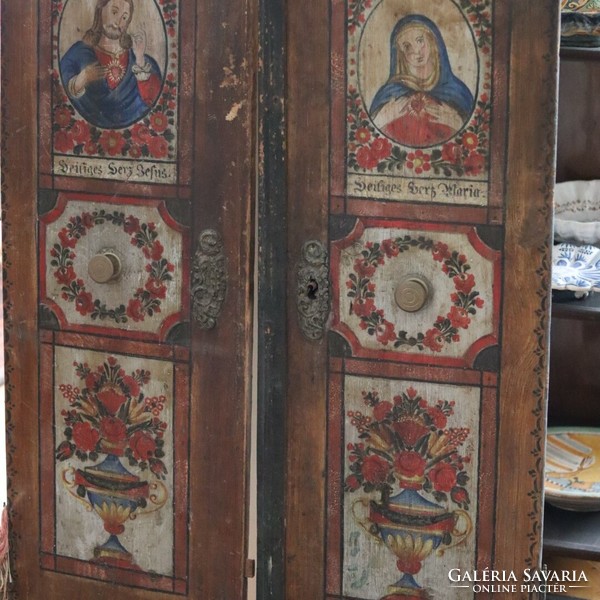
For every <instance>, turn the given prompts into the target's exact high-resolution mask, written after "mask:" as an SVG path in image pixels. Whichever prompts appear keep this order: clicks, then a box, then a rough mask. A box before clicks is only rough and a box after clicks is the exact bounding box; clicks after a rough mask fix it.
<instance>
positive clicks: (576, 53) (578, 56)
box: [560, 46, 600, 60]
mask: <svg viewBox="0 0 600 600" xmlns="http://www.w3.org/2000/svg"><path fill="white" fill-rule="evenodd" d="M560 59H561V60H600V48H584V47H579V48H577V47H574V46H561V48H560Z"/></svg>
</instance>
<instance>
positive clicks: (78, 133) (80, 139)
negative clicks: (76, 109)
mask: <svg viewBox="0 0 600 600" xmlns="http://www.w3.org/2000/svg"><path fill="white" fill-rule="evenodd" d="M71 134H72V136H73V139H74V140H75V143H76V144H83V143H85V142H87V141H88V140H89V138H90V126H89V125H88V124H87V123H86V122H85V121H75V123H74V124H73V127H71Z"/></svg>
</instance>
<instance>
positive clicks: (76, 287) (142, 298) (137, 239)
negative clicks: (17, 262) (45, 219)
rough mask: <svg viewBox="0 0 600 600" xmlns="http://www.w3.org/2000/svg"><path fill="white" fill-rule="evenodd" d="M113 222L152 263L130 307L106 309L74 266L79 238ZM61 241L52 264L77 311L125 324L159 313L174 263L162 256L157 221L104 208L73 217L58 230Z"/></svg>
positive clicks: (53, 256)
mask: <svg viewBox="0 0 600 600" xmlns="http://www.w3.org/2000/svg"><path fill="white" fill-rule="evenodd" d="M103 223H112V224H113V225H115V226H117V227H121V228H122V229H123V231H124V232H125V233H126V234H128V235H131V244H132V245H133V246H135V247H136V248H139V249H140V250H141V251H142V252H143V254H144V256H145V257H146V258H147V259H150V262H149V263H148V264H147V265H146V272H147V273H148V279H147V281H146V283H145V285H144V287H143V288H138V289H137V290H136V292H135V294H134V295H133V298H131V299H130V300H129V304H128V305H127V307H125V305H123V304H121V305H120V306H118V307H116V308H107V306H106V304H104V303H102V302H100V300H98V299H95V300H94V298H93V297H92V295H91V294H90V293H89V292H88V291H86V289H85V283H84V281H83V279H80V278H78V277H77V274H76V273H75V269H74V268H73V260H74V259H75V257H76V254H75V248H76V246H77V243H78V242H79V240H80V239H81V238H82V237H83V236H84V235H86V233H87V232H88V231H89V230H90V229H92V228H93V227H94V226H96V225H101V224H103ZM58 238H59V243H55V244H54V245H53V247H52V249H51V250H50V256H51V257H52V258H51V260H50V265H51V266H52V267H55V271H54V277H55V278H56V280H57V281H58V283H59V284H61V285H62V287H61V292H62V298H63V300H67V301H68V302H74V303H75V310H76V311H77V312H79V313H80V314H81V315H84V316H85V315H90V316H91V318H92V319H97V318H99V319H111V320H113V321H114V322H115V323H126V322H127V320H128V318H130V319H132V320H133V321H136V322H137V321H143V320H144V319H145V317H146V316H148V317H151V316H152V315H153V314H154V313H157V312H160V306H161V300H163V299H164V298H166V295H167V288H166V282H168V281H172V279H173V276H172V275H171V273H172V272H173V271H174V270H175V266H174V265H173V264H172V263H170V262H169V261H168V260H167V259H166V258H164V257H163V252H164V247H163V245H162V244H161V243H160V241H159V240H158V232H157V231H156V225H155V224H154V223H140V221H139V219H137V218H136V217H134V216H132V215H129V216H128V217H125V214H124V213H122V212H118V211H113V212H112V213H110V212H106V211H105V210H104V209H102V210H96V211H94V212H92V213H88V212H84V213H82V214H81V215H77V216H73V217H71V218H70V219H69V222H68V223H67V225H66V226H65V227H63V228H62V229H61V230H60V231H59V232H58Z"/></svg>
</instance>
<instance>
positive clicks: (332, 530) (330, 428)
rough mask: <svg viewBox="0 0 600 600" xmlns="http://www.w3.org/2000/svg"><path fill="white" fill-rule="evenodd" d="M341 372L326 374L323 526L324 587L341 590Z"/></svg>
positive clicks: (329, 589)
mask: <svg viewBox="0 0 600 600" xmlns="http://www.w3.org/2000/svg"><path fill="white" fill-rule="evenodd" d="M343 394H344V376H343V374H341V373H339V374H335V375H333V374H330V376H329V409H328V411H327V419H328V425H327V523H326V525H327V527H326V531H327V533H326V540H327V541H326V556H327V560H326V565H325V568H326V591H327V593H328V594H340V593H341V592H342V553H341V540H342V535H343V528H342V502H343V493H344V489H343V482H342V474H341V471H340V465H342V464H343V461H344V453H343V450H342V442H343V440H342V431H341V427H342V426H343V422H344V421H343V413H342V406H343V402H342V399H343Z"/></svg>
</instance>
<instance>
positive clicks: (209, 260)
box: [192, 229, 227, 329]
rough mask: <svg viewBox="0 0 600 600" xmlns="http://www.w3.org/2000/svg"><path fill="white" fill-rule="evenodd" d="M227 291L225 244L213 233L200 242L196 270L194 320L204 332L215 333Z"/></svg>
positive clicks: (194, 272) (200, 239)
mask: <svg viewBox="0 0 600 600" xmlns="http://www.w3.org/2000/svg"><path fill="white" fill-rule="evenodd" d="M226 291H227V264H226V260H225V254H224V253H223V240H222V239H221V236H220V235H219V234H218V233H217V232H216V231H214V230H213V229H205V230H204V231H203V232H202V233H201V234H200V237H199V238H198V247H197V249H196V254H195V255H194V264H193V268H192V316H193V318H194V320H195V321H197V323H198V324H199V325H200V327H201V328H202V329H212V328H213V327H215V325H216V324H217V318H218V317H219V315H220V314H221V309H222V307H223V302H224V300H225V293H226Z"/></svg>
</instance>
